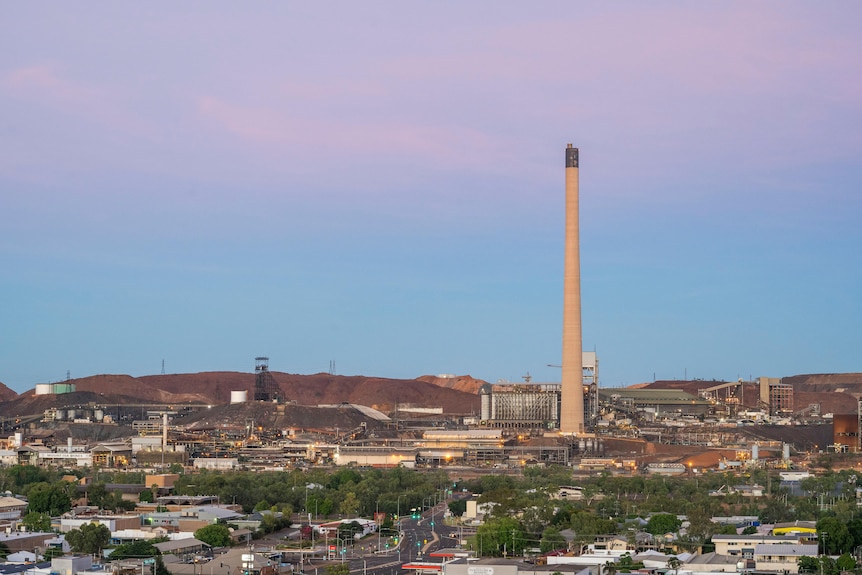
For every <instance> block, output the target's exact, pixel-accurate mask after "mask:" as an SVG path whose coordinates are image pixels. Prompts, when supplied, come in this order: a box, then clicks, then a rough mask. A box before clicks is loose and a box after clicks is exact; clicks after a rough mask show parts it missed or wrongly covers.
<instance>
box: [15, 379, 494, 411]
mask: <svg viewBox="0 0 862 575" xmlns="http://www.w3.org/2000/svg"><path fill="white" fill-rule="evenodd" d="M270 373H271V375H272V378H273V381H274V382H275V383H276V385H277V386H278V388H279V390H280V397H281V398H283V399H284V400H285V401H286V402H290V403H295V404H298V405H306V406H317V405H321V404H325V405H338V404H341V403H355V404H359V405H367V406H369V407H374V408H375V409H378V410H380V411H383V412H391V411H394V410H395V409H396V407H397V405H398V404H411V405H418V406H423V407H442V408H443V411H444V412H445V413H447V414H456V415H457V414H470V413H475V412H478V410H479V396H478V395H476V394H472V393H467V392H464V391H460V390H457V389H451V388H446V387H441V386H438V385H434V384H433V383H429V382H427V381H421V380H416V379H384V378H378V377H365V376H361V375H356V376H343V375H330V374H327V373H318V374H313V375H298V374H290V373H280V372H270ZM69 383H73V384H75V389H76V391H75V392H74V393H67V394H61V395H35V394H34V393H33V391H29V392H27V393H25V394H22V395H20V396H17V397H14V399H12V400H10V401H5V402H3V403H2V404H0V416H6V417H9V416H19V415H30V414H33V415H35V414H39V413H43V412H44V411H45V410H46V409H49V408H52V407H57V408H60V407H65V406H75V405H82V404H88V403H94V404H96V405H106V404H129V403H162V404H189V403H196V404H213V405H220V404H227V403H229V401H230V397H231V392H232V391H246V392H247V393H248V397H249V399H251V398H253V397H254V385H255V374H252V373H237V372H205V373H185V374H173V375H150V376H144V377H132V376H130V375H94V376H90V377H84V378H79V379H73V380H71V381H70V382H69ZM13 393H14V392H13Z"/></svg>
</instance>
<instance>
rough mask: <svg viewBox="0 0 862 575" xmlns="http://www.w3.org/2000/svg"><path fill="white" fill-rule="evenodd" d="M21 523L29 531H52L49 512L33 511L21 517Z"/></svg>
mask: <svg viewBox="0 0 862 575" xmlns="http://www.w3.org/2000/svg"><path fill="white" fill-rule="evenodd" d="M21 524H22V525H23V526H24V527H26V528H27V530H28V531H41V532H46V531H51V516H50V515H48V514H47V513H36V512H34V511H31V512H30V513H28V514H27V515H25V516H24V517H22V518H21Z"/></svg>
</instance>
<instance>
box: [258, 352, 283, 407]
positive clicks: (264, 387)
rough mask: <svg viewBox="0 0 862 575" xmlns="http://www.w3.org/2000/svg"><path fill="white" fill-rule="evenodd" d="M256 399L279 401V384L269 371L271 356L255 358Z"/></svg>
mask: <svg viewBox="0 0 862 575" xmlns="http://www.w3.org/2000/svg"><path fill="white" fill-rule="evenodd" d="M254 373H255V377H254V400H255V401H278V400H279V393H278V392H279V389H278V384H276V383H275V379H274V378H273V377H272V373H270V371H269V358H268V357H256V358H254Z"/></svg>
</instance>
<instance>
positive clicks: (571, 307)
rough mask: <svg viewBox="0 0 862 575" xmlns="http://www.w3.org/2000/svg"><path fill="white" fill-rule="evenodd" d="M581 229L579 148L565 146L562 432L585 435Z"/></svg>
mask: <svg viewBox="0 0 862 575" xmlns="http://www.w3.org/2000/svg"><path fill="white" fill-rule="evenodd" d="M579 235H580V232H579V226H578V149H577V148H573V147H572V145H571V144H569V145H568V146H566V254H565V268H564V272H563V375H562V385H561V390H560V395H561V402H560V431H562V432H563V433H570V434H575V433H583V432H584V373H583V372H584V368H583V365H582V363H583V356H582V355H581V354H582V351H583V349H582V348H583V343H582V339H581V248H580V239H579Z"/></svg>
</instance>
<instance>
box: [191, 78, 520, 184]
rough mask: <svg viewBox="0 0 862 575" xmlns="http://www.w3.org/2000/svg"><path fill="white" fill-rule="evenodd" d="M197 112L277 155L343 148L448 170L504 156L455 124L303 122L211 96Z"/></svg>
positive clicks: (315, 118) (285, 112)
mask: <svg viewBox="0 0 862 575" xmlns="http://www.w3.org/2000/svg"><path fill="white" fill-rule="evenodd" d="M324 92H325V90H321V91H320V93H321V94H322V93H324ZM306 93H309V92H306ZM198 111H199V113H200V114H201V116H202V117H204V118H205V119H207V120H208V121H209V122H211V123H212V124H213V125H215V126H217V127H219V128H220V129H221V130H224V131H226V132H228V133H230V134H232V135H234V136H236V137H238V138H240V139H241V140H243V141H245V142H250V143H253V144H257V145H259V146H263V147H270V146H271V147H274V148H276V149H277V150H279V151H283V150H284V149H296V150H301V149H320V148H324V149H325V148H335V147H337V146H339V145H346V146H347V148H346V149H349V150H350V154H351V155H352V156H360V157H362V158H366V159H367V158H371V157H375V156H384V157H396V158H404V157H405V156H408V157H409V156H412V157H414V158H416V159H417V160H418V159H421V161H422V162H429V163H431V164H436V165H440V166H445V167H447V168H458V167H467V168H470V167H473V168H475V167H479V166H484V165H489V164H490V163H492V161H494V160H495V158H496V159H497V161H498V160H499V157H500V154H502V153H503V147H502V145H501V143H500V142H499V140H498V139H495V138H493V137H492V136H490V135H488V134H486V133H484V132H483V131H481V130H478V129H474V128H470V127H469V126H464V125H460V124H456V123H451V124H447V123H435V124H430V123H423V122H417V121H411V120H403V121H398V120H393V119H373V118H370V119H361V118H360V117H353V118H350V119H345V118H344V116H340V117H329V116H327V115H326V114H323V113H315V114H313V115H305V116H303V115H301V114H300V113H293V112H292V109H291V107H290V106H284V107H282V108H272V107H267V108H264V107H260V106H243V105H238V104H234V103H230V102H227V101H225V100H222V99H220V98H216V97H213V96H205V97H202V98H200V99H199V101H198ZM327 161H328V160H327Z"/></svg>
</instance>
